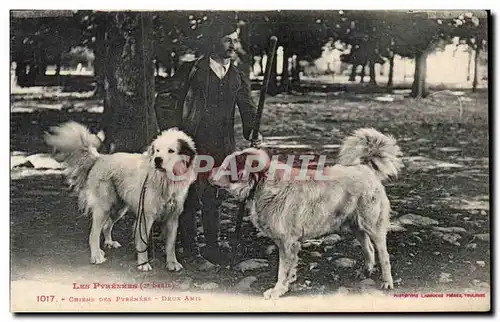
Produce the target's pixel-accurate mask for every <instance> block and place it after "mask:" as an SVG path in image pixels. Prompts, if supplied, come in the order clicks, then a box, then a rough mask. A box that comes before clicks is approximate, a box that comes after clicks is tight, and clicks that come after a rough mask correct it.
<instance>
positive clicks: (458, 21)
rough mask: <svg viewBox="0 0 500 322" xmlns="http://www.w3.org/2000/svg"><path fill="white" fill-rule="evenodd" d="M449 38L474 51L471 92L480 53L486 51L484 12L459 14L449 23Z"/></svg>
mask: <svg viewBox="0 0 500 322" xmlns="http://www.w3.org/2000/svg"><path fill="white" fill-rule="evenodd" d="M449 24H450V25H451V27H452V28H451V30H450V34H451V36H455V37H459V38H460V39H461V40H462V41H465V43H466V44H467V45H468V46H469V47H470V48H472V49H473V51H474V76H473V80H472V91H474V92H475V91H476V89H477V84H478V69H479V57H480V54H481V51H482V50H484V51H487V44H488V43H487V40H488V25H487V24H488V20H487V16H486V13H485V12H468V13H464V14H460V15H459V16H457V17H456V18H453V19H451V21H449Z"/></svg>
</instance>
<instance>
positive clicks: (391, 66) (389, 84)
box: [387, 54, 394, 89]
mask: <svg viewBox="0 0 500 322" xmlns="http://www.w3.org/2000/svg"><path fill="white" fill-rule="evenodd" d="M388 77H389V80H388V81H387V88H388V89H392V86H393V85H394V54H391V57H389V76H388Z"/></svg>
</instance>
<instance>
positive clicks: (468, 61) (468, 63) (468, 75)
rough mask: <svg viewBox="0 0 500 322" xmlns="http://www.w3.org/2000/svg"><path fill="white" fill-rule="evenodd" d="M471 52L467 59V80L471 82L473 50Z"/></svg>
mask: <svg viewBox="0 0 500 322" xmlns="http://www.w3.org/2000/svg"><path fill="white" fill-rule="evenodd" d="M468 52H469V55H468V57H467V58H468V59H467V81H468V82H469V81H470V66H471V61H472V51H470V50H469V51H468Z"/></svg>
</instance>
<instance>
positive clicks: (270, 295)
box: [264, 287, 286, 300]
mask: <svg viewBox="0 0 500 322" xmlns="http://www.w3.org/2000/svg"><path fill="white" fill-rule="evenodd" d="M285 293H286V290H285V289H281V288H276V287H273V288H270V289H268V290H267V291H265V292H264V299H266V300H276V299H278V298H279V297H280V296H281V295H283V294H285Z"/></svg>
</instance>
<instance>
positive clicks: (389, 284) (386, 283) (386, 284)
mask: <svg viewBox="0 0 500 322" xmlns="http://www.w3.org/2000/svg"><path fill="white" fill-rule="evenodd" d="M380 288H381V289H383V290H392V289H394V284H393V282H392V280H391V281H384V282H382V284H381V285H380Z"/></svg>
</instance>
